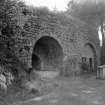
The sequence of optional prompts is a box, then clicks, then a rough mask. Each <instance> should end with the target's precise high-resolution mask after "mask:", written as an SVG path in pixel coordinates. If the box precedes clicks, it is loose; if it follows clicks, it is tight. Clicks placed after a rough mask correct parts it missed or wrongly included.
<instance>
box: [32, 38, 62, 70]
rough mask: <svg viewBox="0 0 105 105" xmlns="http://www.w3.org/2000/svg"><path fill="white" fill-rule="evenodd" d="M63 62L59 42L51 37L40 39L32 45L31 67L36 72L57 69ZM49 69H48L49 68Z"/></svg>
mask: <svg viewBox="0 0 105 105" xmlns="http://www.w3.org/2000/svg"><path fill="white" fill-rule="evenodd" d="M62 62H63V51H62V47H61V46H60V44H59V42H58V41H57V40H56V39H54V38H53V37H49V36H44V37H41V38H40V39H39V40H37V42H36V43H35V45H34V48H33V54H32V67H33V68H34V69H36V70H48V69H51V68H53V67H54V68H55V67H56V68H58V67H60V66H61V65H62ZM49 67H50V68H49Z"/></svg>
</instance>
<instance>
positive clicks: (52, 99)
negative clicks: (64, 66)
mask: <svg viewBox="0 0 105 105" xmlns="http://www.w3.org/2000/svg"><path fill="white" fill-rule="evenodd" d="M58 81H59V84H60V87H59V88H58V89H56V90H54V91H53V92H52V93H50V94H48V95H45V96H41V97H37V98H33V99H31V100H27V101H25V102H20V103H17V105H105V88H104V87H105V80H96V78H95V77H93V76H92V77H88V78H85V77H83V78H60V79H59V80H58Z"/></svg>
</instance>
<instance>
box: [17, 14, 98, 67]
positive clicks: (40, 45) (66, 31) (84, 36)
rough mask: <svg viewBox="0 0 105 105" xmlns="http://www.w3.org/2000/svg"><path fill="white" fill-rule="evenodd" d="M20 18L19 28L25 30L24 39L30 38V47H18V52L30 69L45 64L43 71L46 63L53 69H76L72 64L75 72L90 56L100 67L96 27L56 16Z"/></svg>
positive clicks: (70, 18)
mask: <svg viewBox="0 0 105 105" xmlns="http://www.w3.org/2000/svg"><path fill="white" fill-rule="evenodd" d="M20 17H22V18H21V19H20V18H19V25H20V26H21V27H23V30H24V34H25V35H23V36H22V39H27V45H24V43H23V45H22V44H21V45H19V44H16V50H15V52H16V54H17V56H18V57H19V59H20V60H22V61H23V62H26V63H27V65H28V67H29V68H30V67H32V66H33V65H34V63H35V65H36V66H37V65H39V63H38V62H42V63H41V66H42V69H45V67H46V66H44V68H43V64H44V65H49V66H51V65H52V66H53V67H54V68H60V67H65V68H67V69H70V68H73V65H72V63H73V64H74V66H75V67H74V68H75V69H79V64H81V62H82V60H81V59H82V57H84V56H85V54H86V53H87V54H89V55H92V56H93V57H94V65H95V69H97V65H99V64H100V60H99V59H100V47H99V38H98V32H97V30H96V29H95V28H94V27H91V26H89V25H87V24H86V23H84V22H82V21H80V20H78V19H75V18H73V17H70V16H66V15H61V14H57V13H45V14H43V13H42V15H41V14H40V15H38V14H36V15H35V16H23V15H21V16H20ZM26 17H27V18H26ZM24 18H25V19H24ZM22 34H23V33H22ZM41 39H42V40H41ZM22 46H23V49H22V50H21V47H22ZM51 46H53V47H51ZM86 46H87V47H86ZM54 48H55V50H54ZM86 48H87V50H85V49H86ZM50 51H52V53H51V54H50ZM88 51H89V52H88ZM90 53H92V54H90ZM35 54H36V55H35ZM86 57H88V55H86ZM55 59H56V60H55ZM34 60H35V62H34ZM54 63H55V64H54ZM57 64H58V65H57ZM68 66H69V67H68ZM39 68H40V67H39Z"/></svg>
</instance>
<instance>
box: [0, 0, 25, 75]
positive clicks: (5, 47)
mask: <svg viewBox="0 0 105 105" xmlns="http://www.w3.org/2000/svg"><path fill="white" fill-rule="evenodd" d="M23 8H25V5H24V3H23V2H21V1H19V0H5V1H1V2H0V31H1V33H0V49H1V50H0V66H2V67H4V68H5V69H6V70H9V71H11V72H12V73H13V74H14V75H16V74H17V73H18V70H22V69H23V70H24V69H26V68H25V66H26V65H25V66H24V64H23V62H21V61H20V60H19V59H18V57H16V55H15V52H14V50H15V46H14V45H15V42H16V40H17V35H20V33H21V27H19V25H18V15H19V12H20V9H23Z"/></svg>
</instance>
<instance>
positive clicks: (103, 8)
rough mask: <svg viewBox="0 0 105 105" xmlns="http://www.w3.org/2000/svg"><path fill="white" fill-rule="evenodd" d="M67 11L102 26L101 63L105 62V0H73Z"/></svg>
mask: <svg viewBox="0 0 105 105" xmlns="http://www.w3.org/2000/svg"><path fill="white" fill-rule="evenodd" d="M67 13H69V14H71V15H73V16H75V17H78V18H79V19H81V20H84V21H85V22H87V23H88V24H90V25H93V26H94V27H96V28H97V27H99V26H100V27H101V34H102V43H103V45H102V47H101V64H105V54H104V51H105V36H104V21H105V0H84V1H83V0H71V1H70V2H69V3H68V9H67Z"/></svg>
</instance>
